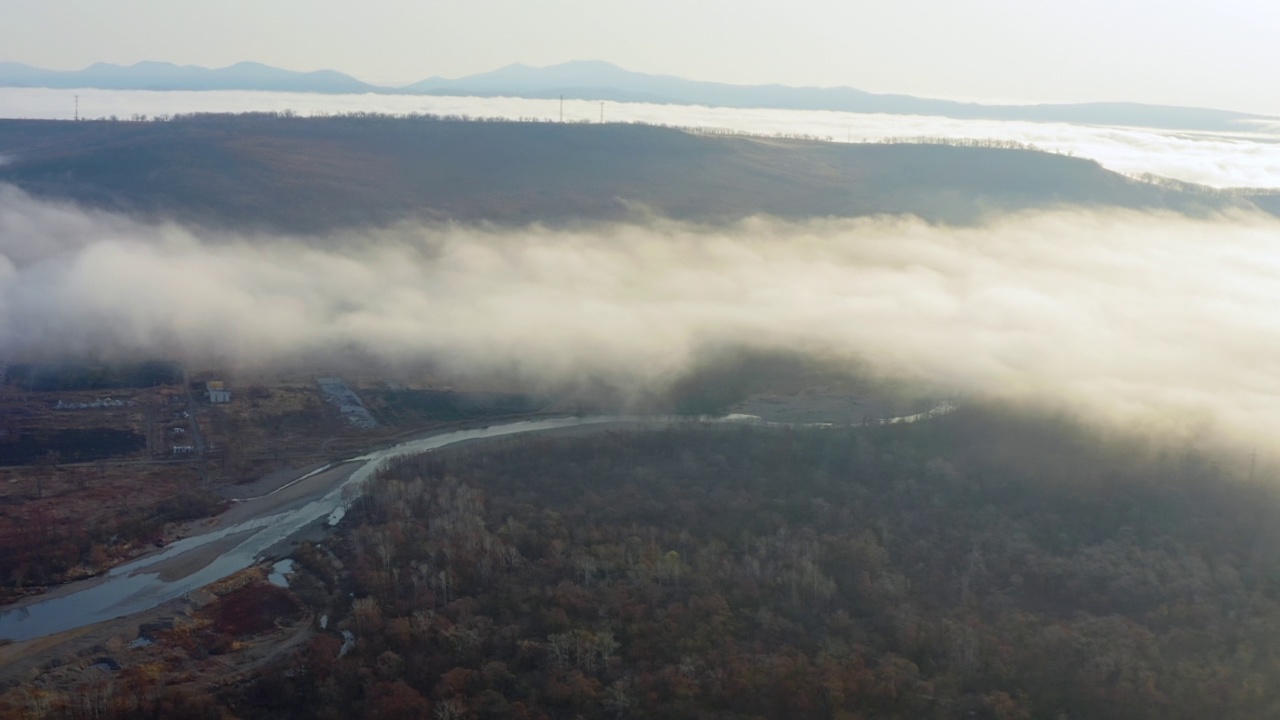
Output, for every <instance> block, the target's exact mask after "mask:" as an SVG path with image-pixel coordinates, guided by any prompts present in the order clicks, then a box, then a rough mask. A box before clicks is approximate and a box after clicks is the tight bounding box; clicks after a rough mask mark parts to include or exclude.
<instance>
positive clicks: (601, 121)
mask: <svg viewBox="0 0 1280 720" xmlns="http://www.w3.org/2000/svg"><path fill="white" fill-rule="evenodd" d="M600 124H601V125H603V124H604V103H603V102H601V103H600Z"/></svg>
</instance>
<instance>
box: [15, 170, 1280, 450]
mask: <svg viewBox="0 0 1280 720" xmlns="http://www.w3.org/2000/svg"><path fill="white" fill-rule="evenodd" d="M1277 307H1280V221H1277V220H1276V219H1274V218H1270V217H1265V216H1260V215H1251V214H1237V215H1228V216H1221V217H1213V218H1199V219H1192V218H1187V217H1183V216H1179V215H1174V214H1163V213H1154V214H1153V213H1138V212H1101V213H1099V212H1084V211H1069V210H1059V211H1054V212H1036V213H1028V214H1016V215H1008V216H1004V217H1001V218H997V219H995V220H993V221H992V222H990V223H989V224H987V225H984V226H981V227H971V228H950V227H939V226H931V225H929V224H926V223H924V222H921V221H918V220H915V219H912V218H866V219H840V220H821V221H810V222H784V221H780V220H775V219H767V218H756V219H751V220H747V221H743V222H741V223H737V224H734V225H731V226H719V227H706V226H699V225H690V224H683V223H676V222H670V221H654V222H652V223H649V224H644V225H637V224H607V225H598V226H594V227H587V228H580V229H576V230H552V229H546V228H540V227H529V228H523V229H515V230H513V229H495V228H484V227H458V226H447V225H440V226H432V225H425V226H424V225H402V226H399V227H393V228H387V229H378V230H367V231H350V232H344V233H341V234H338V235H335V236H332V237H328V238H324V239H323V242H315V241H314V239H304V238H288V237H269V236H237V235H226V234H217V233H212V232H206V231H196V230H192V229H189V228H185V227H180V226H176V225H152V224H142V223H139V222H136V221H134V220H131V219H129V218H125V217H121V216H117V215H110V214H106V213H101V212H94V211H86V210H82V209H79V208H76V207H73V206H71V205H66V204H58V203H48V202H43V201H38V200H35V199H33V198H31V197H29V196H26V195H24V194H22V193H20V192H18V191H16V190H13V189H3V190H0V349H4V350H5V351H6V352H7V353H8V354H10V355H11V356H15V357H16V356H25V357H33V356H41V355H47V356H55V357H56V356H63V355H65V354H72V355H79V356H83V355H86V354H87V355H94V356H104V355H110V354H111V353H114V352H119V353H124V354H135V355H136V354H138V353H154V354H158V355H165V356H177V357H201V356H204V357H217V358H225V359H228V360H229V362H232V363H238V364H242V365H262V364H270V363H274V362H285V361H289V360H291V359H297V358H299V357H307V356H312V355H317V354H322V353H325V352H331V351H335V350H341V349H344V348H358V349H359V350H360V351H361V352H364V353H368V354H369V355H370V356H373V357H378V358H382V359H385V360H386V361H388V362H392V363H395V362H416V361H430V362H432V363H434V364H436V365H437V366H438V367H440V368H442V371H443V372H445V373H450V372H452V373H457V374H467V373H470V374H475V373H484V372H494V373H502V374H504V375H505V376H508V377H512V376H514V377H518V378H520V379H521V380H522V381H524V382H525V383H527V385H528V386H530V387H546V388H552V387H555V386H557V385H558V384H565V383H571V382H573V381H574V379H575V378H581V377H593V378H599V379H600V380H601V381H602V382H607V383H609V384H612V385H614V386H616V387H619V388H624V389H626V388H631V389H633V390H635V391H636V392H637V393H640V392H642V391H648V390H654V389H661V388H662V387H663V386H664V384H666V383H669V382H671V381H672V379H673V378H675V377H678V376H679V375H680V374H681V373H682V372H685V371H687V370H688V368H690V367H692V366H694V365H696V364H697V363H698V362H699V360H700V359H702V358H705V357H706V353H708V352H709V351H710V350H712V349H715V348H723V347H729V346H749V347H756V348H762V349H771V348H772V349H786V350H789V351H790V350H800V351H811V352H813V353H815V354H822V355H825V356H828V357H831V356H835V357H849V358H857V359H858V361H859V362H860V363H866V364H869V365H870V366H871V367H872V368H874V369H876V370H878V371H880V372H885V373H891V374H895V375H898V376H901V377H907V378H913V379H919V380H922V381H927V382H929V383H933V384H937V385H941V386H943V387H945V388H949V389H952V390H954V391H957V392H964V393H981V394H984V395H995V396H1002V397H1011V398H1022V399H1026V398H1035V399H1040V400H1045V401H1049V402H1053V403H1059V404H1066V405H1069V406H1071V407H1074V408H1077V409H1079V410H1080V411H1081V412H1084V413H1086V414H1089V415H1093V416H1096V417H1106V418H1112V419H1115V420H1117V421H1120V422H1124V423H1126V424H1130V425H1138V424H1141V425H1146V426H1161V427H1169V428H1177V429H1179V430H1180V431H1181V432H1183V433H1190V434H1197V433H1216V434H1222V435H1227V436H1230V437H1233V438H1236V439H1239V440H1242V441H1245V442H1248V443H1256V444H1260V445H1261V446H1262V447H1264V448H1265V447H1269V439H1270V438H1272V437H1274V435H1275V433H1277V432H1280V318H1278V317H1277V315H1276V313H1275V308H1277ZM3 359H4V358H0V360H3Z"/></svg>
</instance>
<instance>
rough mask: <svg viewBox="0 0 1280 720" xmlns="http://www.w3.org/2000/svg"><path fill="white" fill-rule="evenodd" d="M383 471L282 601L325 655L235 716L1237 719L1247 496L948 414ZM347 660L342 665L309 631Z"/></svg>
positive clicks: (1176, 466) (1033, 429) (1278, 659)
mask: <svg viewBox="0 0 1280 720" xmlns="http://www.w3.org/2000/svg"><path fill="white" fill-rule="evenodd" d="M460 453H461V454H458V453H454V454H430V455H424V456H420V457H417V458H412V459H408V460H405V461H403V462H401V463H399V464H398V465H397V466H395V467H394V468H392V469H391V470H390V471H388V472H387V473H385V475H384V476H383V477H382V478H381V480H380V481H378V482H377V483H375V485H374V486H373V488H372V490H371V493H370V494H369V495H368V496H366V497H365V498H364V499H363V500H362V502H361V503H359V504H358V507H357V512H356V519H357V522H356V523H354V524H353V526H352V528H351V529H350V530H349V531H347V532H346V533H345V534H344V535H343V536H342V537H341V538H340V539H338V540H335V541H334V542H333V543H332V547H333V551H334V552H336V556H337V558H340V559H341V566H340V567H341V568H342V569H341V570H338V569H337V568H338V567H339V566H338V565H336V564H335V563H334V562H333V558H331V557H330V556H329V555H328V551H327V550H323V549H317V548H306V549H304V550H303V552H301V553H299V555H298V559H299V561H300V566H301V567H302V568H303V569H304V572H303V573H301V574H300V575H299V576H298V577H297V579H296V580H295V582H294V591H295V592H296V593H297V595H298V597H299V598H301V599H302V601H303V602H305V603H306V604H307V605H310V606H311V607H313V608H314V609H315V611H316V612H317V613H327V614H329V616H330V618H331V621H330V623H329V626H328V628H329V629H328V631H326V632H323V633H321V634H319V635H318V636H317V637H316V638H315V639H314V640H312V641H311V642H310V644H309V646H308V647H307V648H305V649H304V650H302V651H301V652H299V653H298V654H297V656H296V657H293V658H290V659H288V660H287V661H283V662H280V663H278V664H277V665H276V666H274V667H273V668H269V669H267V670H266V671H265V672H264V674H263V675H262V676H261V677H260V678H259V679H258V680H257V681H256V682H254V683H253V684H251V685H250V686H247V687H244V688H242V689H239V690H236V691H231V692H228V693H227V694H225V695H223V696H222V697H221V702H223V703H225V704H226V705H227V706H229V708H230V709H231V711H232V712H234V713H235V714H237V715H238V716H241V717H248V718H253V717H261V718H266V717H272V718H279V717H298V718H302V717H308V718H310V717H320V718H329V717H332V718H337V717H365V718H400V717H404V718H410V717H425V716H428V715H427V714H428V713H430V716H432V717H437V718H505V717H614V718H630V717H635V718H640V717H645V718H650V717H659V718H661V717H666V718H687V717H704V718H737V717H742V718H747V717H778V718H828V717H840V718H872V717H874V718H956V717H971V718H992V719H1000V720H1011V719H1015V718H1023V719H1029V718H1046V719H1051V720H1057V719H1059V718H1093V719H1104V718H1125V719H1129V720H1132V719H1135V718H1136V719H1141V718H1153V719H1155V718H1196V719H1199V718H1205V717H1218V718H1261V717H1275V716H1276V714H1277V713H1278V712H1280V691H1277V689H1276V687H1275V685H1274V683H1272V682H1271V679H1273V678H1275V677H1276V676H1277V673H1280V651H1278V650H1277V648H1280V598H1278V594H1280V555H1277V552H1276V547H1277V546H1278V543H1280V529H1278V528H1277V525H1276V523H1275V522H1274V516H1275V511H1276V507H1277V503H1276V497H1275V493H1274V492H1273V491H1272V490H1271V489H1264V488H1261V487H1257V486H1249V485H1246V484H1244V483H1242V482H1239V481H1238V480H1232V479H1229V478H1227V477H1226V472H1225V471H1224V470H1222V469H1221V468H1220V467H1219V466H1218V465H1216V464H1215V463H1213V462H1212V461H1211V460H1210V459H1209V458H1207V457H1205V456H1202V455H1200V454H1198V453H1195V452H1190V451H1186V450H1182V449H1173V448H1160V447H1156V446H1154V445H1149V444H1143V443H1137V442H1135V443H1128V444H1126V443H1119V442H1117V441H1116V440H1115V439H1114V438H1110V439H1108V438H1105V437H1102V436H1098V435H1094V434H1092V433H1091V432H1089V431H1087V430H1084V429H1082V428H1081V427H1079V426H1077V425H1075V424H1073V423H1072V422H1070V421H1067V420H1064V419H1061V418H1055V417H1049V416H1037V417H1027V416H1025V415H1021V414H1010V413H1007V412H1004V411H1000V410H996V409H990V408H979V407H973V408H967V409H964V410H961V411H959V412H957V413H954V414H952V415H950V416H947V417H944V418H939V419H937V420H934V421H931V422H928V423H920V424H916V425H910V426H890V427H881V428H867V429H846V430H822V431H815V430H808V431H782V430H766V429H758V428H757V429H752V428H725V427H682V428H676V429H672V430H668V431H662V432H636V433H622V432H619V433H609V434H603V435H594V436H587V437H579V438H573V437H567V438H532V439H522V440H513V441H510V442H508V443H506V444H505V445H500V446H493V445H486V446H485V447H484V448H483V449H481V450H478V451H470V452H468V451H465V450H464V451H460ZM338 630H345V631H348V632H350V633H351V634H352V635H353V636H354V643H353V644H352V645H351V646H350V647H349V648H347V650H348V651H347V652H345V653H343V652H341V651H340V646H342V645H343V640H342V638H341V637H340V636H339V635H338V634H337V632H336V631H338Z"/></svg>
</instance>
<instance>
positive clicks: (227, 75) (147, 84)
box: [0, 60, 1280, 131]
mask: <svg viewBox="0 0 1280 720" xmlns="http://www.w3.org/2000/svg"><path fill="white" fill-rule="evenodd" d="M0 87H48V88H55V89H73V88H92V89H104V90H264V91H277V92H314V93H325V94H343V93H381V94H417V95H464V96H477V97H499V96H509V97H526V98H553V97H559V96H563V97H565V98H568V99H574V100H605V101H616V102H651V103H660V104H675V105H709V106H718V107H730V108H770V109H781V110H827V111H836V112H857V113H884V114H892V115H933V116H940V117H949V118H956V119H968V120H1005V121H1011V120H1013V121H1028V122H1066V123H1077V124H1091V125H1127V126H1137V127H1149V128H1158V129H1165V130H1202V131H1240V130H1247V129H1250V128H1251V126H1252V124H1254V123H1256V122H1259V121H1280V118H1273V117H1270V116H1265V115H1257V114H1250V113H1240V112H1234V111H1229V110H1215V109H1212V108H1196V107H1181V106H1171V105H1149V104H1142V103H1129V102H1090V103H1056V104H1055V103H1050V104H1032V105H998V104H981V103H972V102H959V101H954V100H939V99H932V98H922V97H916V96H913V95H902V94H892V93H889V94H881V93H872V92H868V91H865V90H859V89H857V88H852V87H815V86H791V85H780V84H776V83H775V84H763V85H735V84H730V83H719V82H710V81H703V80H690V79H686V78H681V77H678V76H674V75H657V74H648V73H639V72H634V71H631V70H627V69H625V68H622V67H619V66H617V65H614V64H612V63H608V62H605V61H602V60H574V61H570V62H565V63H559V64H555V65H548V66H543V67H535V66H531V65H525V64H523V63H512V64H510V65H506V66H503V67H500V68H497V69H495V70H490V71H487V72H482V73H476V74H473V75H467V76H464V77H460V78H444V77H429V78H426V79H424V80H420V81H418V82H414V83H409V84H407V85H402V86H398V87H393V86H387V85H375V84H372V83H366V82H363V81H361V80H358V79H356V78H354V77H352V76H350V75H346V74H344V73H341V72H338V71H336V70H314V71H309V72H299V71H293V70H283V69H280V68H275V67H272V66H269V65H264V64H262V63H256V62H248V61H246V62H239V63H236V64H234V65H229V66H226V67H222V68H206V67H201V66H197V65H176V64H173V63H168V62H157V61H142V62H138V63H135V64H133V65H115V64H111V63H101V62H100V63H94V64H92V65H90V66H88V67H86V68H84V69H81V70H45V69H42V68H36V67H32V66H30V65H25V64H22V63H17V62H0Z"/></svg>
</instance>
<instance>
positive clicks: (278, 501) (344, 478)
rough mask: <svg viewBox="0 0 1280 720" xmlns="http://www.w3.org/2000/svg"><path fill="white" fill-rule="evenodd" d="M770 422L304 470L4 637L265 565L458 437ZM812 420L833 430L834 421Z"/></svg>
mask: <svg viewBox="0 0 1280 720" xmlns="http://www.w3.org/2000/svg"><path fill="white" fill-rule="evenodd" d="M952 409H954V406H950V405H946V406H939V407H938V408H935V409H934V410H931V411H929V412H927V413H920V414H918V415H911V416H905V417H901V418H889V419H886V420H880V421H875V424H885V423H895V422H916V421H918V420H924V419H928V418H930V417H935V416H936V415H938V414H942V413H945V412H950V410H952ZM690 421H702V422H748V423H752V424H763V425H775V423H763V422H761V421H760V419H759V418H757V417H755V416H750V415H730V416H727V417H719V418H709V417H690V416H603V415H602V416H592V417H571V418H558V419H546V420H527V421H520V422H512V423H506V424H502V425H495V426H492V427H486V428H479V429H474V430H459V431H456V432H450V433H444V434H440V435H432V436H430V437H424V438H419V439H416V440H410V441H407V442H403V443H400V444H398V445H394V446H391V447H388V448H385V449H382V450H377V451H374V452H371V453H369V454H367V455H362V456H360V457H356V458H352V459H351V460H347V461H345V462H342V463H337V464H335V465H331V466H326V467H324V468H320V469H319V470H316V471H313V472H310V473H307V474H306V475H303V476H302V477H300V478H298V479H297V480H295V481H293V482H291V483H289V484H287V485H285V486H283V487H281V488H278V489H277V490H275V491H273V492H271V493H268V494H266V495H263V496H261V497H257V498H251V499H249V500H245V501H242V502H240V503H238V504H237V505H236V506H235V507H233V508H232V509H231V510H229V511H227V512H226V513H224V514H223V515H222V516H220V517H219V518H217V519H215V520H213V521H210V522H211V524H212V527H211V529H209V530H208V531H207V532H201V533H199V534H197V535H193V536H191V537H187V538H184V539H181V540H178V541H175V542H173V543H172V544H170V545H169V546H167V547H166V548H165V549H164V550H163V551H162V552H158V553H155V554H152V555H148V556H146V557H142V558H139V559H136V560H133V561H130V562H128V563H125V564H123V565H119V566H117V567H115V568H113V569H112V570H111V571H110V572H108V573H107V574H106V575H104V576H102V577H99V578H95V579H92V580H85V581H81V582H78V583H72V584H70V585H67V586H64V587H62V588H59V589H58V590H57V591H55V592H54V593H52V594H51V596H50V597H47V598H45V599H43V600H39V601H37V602H33V603H30V604H28V605H25V606H23V607H18V608H14V609H12V610H8V611H6V612H4V613H0V638H4V639H8V640H14V641H22V640H30V639H33V638H39V637H44V636H46V635H52V634H55V633H59V632H64V631H67V630H73V629H75V628H79V627H84V626H86V625H92V624H94V623H99V622H103V621H106V620H112V619H115V618H119V617H124V616H126V615H132V614H134V613H138V612H142V611H144V610H149V609H151V608H153V607H156V606H157V605H160V604H161V603H164V602H166V601H169V600H172V599H174V598H177V597H181V596H182V595H184V594H186V593H188V592H191V591H192V590H195V589H198V588H200V587H203V586H205V585H208V584H209V583H212V582H216V581H217V580H221V579H222V578H225V577H227V576H228V575H231V574H232V573H235V572H237V571H239V570H243V569H244V568H247V567H249V566H250V565H253V564H254V563H256V562H259V561H260V560H262V559H263V557H264V556H265V555H266V554H267V553H268V552H269V551H270V550H271V549H272V548H276V547H280V546H282V545H283V544H284V543H286V542H287V541H288V540H289V539H290V538H292V537H293V536H294V535H296V534H298V533H299V532H300V531H302V530H303V529H304V528H306V527H308V526H311V525H312V524H314V523H318V522H321V521H324V522H327V523H328V524H329V525H335V524H337V523H338V522H339V521H341V519H342V517H343V515H345V513H346V509H347V507H348V505H349V503H350V502H351V501H352V500H353V499H354V498H356V497H358V496H359V494H360V488H361V486H362V485H363V484H364V483H365V482H366V481H368V480H369V479H370V478H372V477H373V476H374V474H375V473H376V472H377V471H378V469H379V468H381V467H382V466H383V465H385V464H386V463H387V462H388V461H389V460H392V459H395V458H399V457H404V456H406V455H415V454H418V453H422V452H426V451H428V450H434V449H437V448H443V447H446V446H449V445H456V444H458V443H464V442H471V441H477V440H487V439H491V438H498V437H503V436H509V435H519V434H524V433H532V432H544V431H549V430H561V429H565V428H577V427H587V426H595V427H598V428H601V429H603V428H605V427H607V426H610V425H615V426H616V425H624V424H625V425H637V424H643V425H651V426H652V425H664V424H674V423H680V422H690ZM813 425H814V426H821V427H830V424H829V423H814V424H813Z"/></svg>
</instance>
